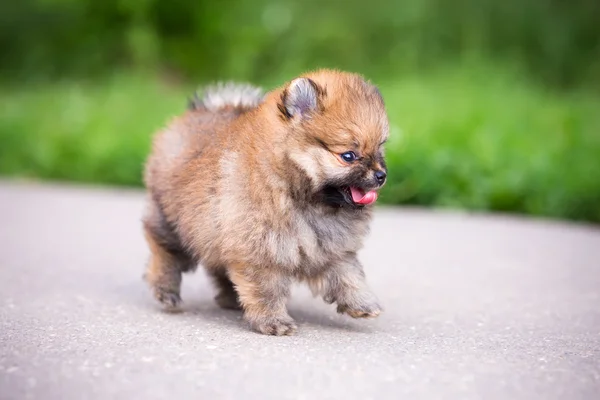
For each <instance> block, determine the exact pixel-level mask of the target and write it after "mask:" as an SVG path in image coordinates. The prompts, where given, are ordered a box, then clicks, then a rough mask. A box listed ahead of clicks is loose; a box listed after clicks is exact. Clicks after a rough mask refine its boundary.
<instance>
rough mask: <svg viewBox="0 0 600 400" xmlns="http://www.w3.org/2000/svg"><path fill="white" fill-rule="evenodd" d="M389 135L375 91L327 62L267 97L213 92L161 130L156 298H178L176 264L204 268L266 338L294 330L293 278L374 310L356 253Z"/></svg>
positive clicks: (363, 310) (181, 268) (153, 234)
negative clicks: (288, 302)
mask: <svg viewBox="0 0 600 400" xmlns="http://www.w3.org/2000/svg"><path fill="white" fill-rule="evenodd" d="M388 132H389V123H388V117H387V114H386V111H385V106H384V101H383V98H382V96H381V94H380V92H379V90H378V89H377V88H376V87H375V86H373V85H371V84H370V83H368V82H367V81H365V80H364V79H363V78H362V77H361V76H359V75H356V74H351V73H346V72H340V71H332V70H319V71H316V72H312V73H308V74H305V75H303V76H300V77H298V78H296V79H294V80H292V81H291V82H288V83H287V84H285V85H284V86H282V87H280V88H277V89H275V90H273V91H271V92H269V93H267V94H266V95H263V93H262V92H261V90H260V89H258V88H255V87H253V86H250V85H235V84H225V85H218V86H214V87H211V88H208V89H207V90H206V92H205V94H204V96H203V98H198V97H196V98H194V99H193V100H192V101H190V105H189V108H188V110H187V111H186V112H185V113H184V114H183V115H182V116H179V117H177V118H175V119H174V120H173V121H171V122H170V123H169V124H168V125H167V126H166V128H164V129H163V130H162V131H160V132H159V133H158V134H157V135H156V136H155V138H154V142H153V148H152V152H151V154H150V156H149V157H148V160H147V164H146V168H145V173H144V182H145V185H146V188H147V191H148V194H149V196H148V197H149V201H148V209H147V212H146V214H145V216H144V221H143V222H144V231H145V237H146V240H147V242H148V245H149V248H150V251H151V258H150V261H149V264H148V267H147V271H146V273H145V279H146V281H147V282H148V284H149V285H150V287H151V289H152V290H153V293H154V296H155V297H156V298H157V299H158V301H159V302H161V303H162V304H163V305H164V306H166V307H168V308H175V307H177V306H178V305H179V304H180V302H181V297H180V285H181V276H182V273H183V272H190V271H194V270H195V269H196V266H197V265H198V264H202V265H203V266H204V267H205V269H206V271H207V272H208V274H209V276H210V277H211V278H212V280H213V282H214V284H215V285H216V288H217V290H218V294H217V296H216V297H215V300H216V302H217V303H218V304H219V305H220V306H221V307H224V308H232V309H243V312H244V317H245V319H246V321H248V322H249V324H250V326H251V327H252V328H253V329H254V330H256V331H258V332H261V333H264V334H268V335H290V334H293V333H294V332H295V331H296V329H297V327H296V324H295V323H294V321H293V319H292V318H291V317H290V316H289V315H288V312H287V309H286V300H287V298H288V296H289V293H290V285H291V284H292V283H293V282H294V281H303V282H306V283H307V284H308V285H309V287H310V288H311V290H312V291H313V293H314V294H315V295H320V296H322V298H323V299H324V300H325V301H326V302H327V303H330V304H331V303H336V304H337V311H338V312H339V313H346V314H348V315H350V316H351V317H354V318H366V317H376V316H377V315H379V313H380V312H381V307H380V305H379V303H378V300H377V298H376V296H375V295H374V294H373V293H372V292H371V290H370V289H369V287H368V286H367V283H366V281H365V274H364V272H363V267H362V265H361V263H360V262H359V261H358V259H357V251H358V250H359V249H360V248H361V247H362V243H363V238H364V237H365V235H366V234H367V233H368V230H369V221H370V219H371V214H372V210H371V209H372V207H373V203H374V202H375V200H376V199H377V195H378V191H379V189H380V188H381V187H382V186H383V185H384V183H385V181H386V173H387V169H386V165H385V161H384V151H383V144H384V143H385V141H386V139H387V138H388Z"/></svg>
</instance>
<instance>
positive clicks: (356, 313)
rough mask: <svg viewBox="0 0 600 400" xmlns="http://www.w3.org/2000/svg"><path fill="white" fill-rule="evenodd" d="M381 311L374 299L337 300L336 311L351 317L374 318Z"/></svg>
mask: <svg viewBox="0 0 600 400" xmlns="http://www.w3.org/2000/svg"><path fill="white" fill-rule="evenodd" d="M382 311H383V309H382V307H381V306H380V305H379V303H377V302H376V301H369V302H367V301H358V302H350V303H340V302H338V306H337V312H338V313H340V314H348V315H349V316H351V317H352V318H376V317H378V316H379V314H381V312H382Z"/></svg>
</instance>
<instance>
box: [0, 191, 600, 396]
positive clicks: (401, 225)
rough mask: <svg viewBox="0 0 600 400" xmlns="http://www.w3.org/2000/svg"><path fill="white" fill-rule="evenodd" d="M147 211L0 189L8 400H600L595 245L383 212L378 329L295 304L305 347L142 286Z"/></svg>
mask: <svg viewBox="0 0 600 400" xmlns="http://www.w3.org/2000/svg"><path fill="white" fill-rule="evenodd" d="M142 210H143V194H142V193H140V192H137V191H111V190H98V189H90V188H88V189H81V188H73V187H66V186H36V185H24V184H15V183H9V182H3V183H0V399H2V400H9V399H44V400H52V399H78V400H79V399H102V400H104V399H134V398H135V399H165V398H173V399H192V398H193V399H261V400H262V399H402V398H410V399H511V400H514V399H527V400H530V399H569V400H571V399H599V398H600V230H599V229H598V228H594V227H586V226H576V225H567V224H559V223H555V222H547V221H527V220H522V219H517V218H509V217H502V216H494V217H487V216H472V215H466V214H456V213H441V212H431V211H420V210H396V209H385V208H380V210H379V211H378V213H377V215H376V219H375V221H374V223H373V227H372V234H371V236H370V237H369V240H368V242H367V245H366V248H365V250H364V251H363V252H362V253H361V259H362V260H363V262H364V264H365V265H366V271H367V276H368V279H369V282H370V284H371V286H372V287H373V289H374V290H375V292H376V293H377V294H378V296H379V297H380V299H381V301H382V303H383V305H384V307H385V312H384V313H383V314H382V316H381V317H380V318H378V319H376V320H373V321H355V320H351V319H350V318H349V317H345V316H338V315H337V314H336V313H335V311H334V306H331V305H326V304H324V303H323V302H322V301H321V300H319V299H314V298H312V297H311V296H310V295H309V293H308V291H307V290H306V289H304V288H301V287H300V288H298V289H297V290H295V291H294V295H293V297H292V300H291V301H290V304H289V309H290V314H291V315H292V316H293V317H294V318H295V319H296V320H297V322H298V324H299V331H298V334H297V335H296V336H293V337H267V336H262V335H259V334H256V333H253V332H251V331H249V330H248V329H247V327H246V325H245V324H244V323H243V321H242V320H241V315H240V314H239V313H237V312H234V311H224V310H221V309H219V308H218V307H217V306H216V304H215V303H214V302H213V300H212V298H213V296H214V292H213V290H212V288H211V287H210V286H209V283H208V281H207V279H206V277H205V276H204V273H203V272H199V273H197V274H195V275H186V276H185V277H184V287H183V298H184V302H185V304H184V312H182V313H180V314H168V313H165V312H162V311H161V310H160V309H159V307H158V306H157V304H156V303H155V302H154V300H153V299H152V297H151V295H150V293H149V291H148V290H147V288H146V286H145V284H144V283H143V282H142V280H141V274H142V271H143V268H144V264H145V262H146V259H147V255H148V251H147V249H146V247H145V244H144V241H143V237H142V234H141V224H140V216H141V214H142Z"/></svg>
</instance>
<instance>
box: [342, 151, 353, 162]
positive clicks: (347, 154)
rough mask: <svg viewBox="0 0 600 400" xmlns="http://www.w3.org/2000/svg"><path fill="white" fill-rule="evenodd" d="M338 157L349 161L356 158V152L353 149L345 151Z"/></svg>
mask: <svg viewBox="0 0 600 400" xmlns="http://www.w3.org/2000/svg"><path fill="white" fill-rule="evenodd" d="M340 157H342V160H344V161H346V162H349V163H350V162H352V161H355V160H356V154H355V153H354V152H353V151H347V152H345V153H342V154H341V155H340Z"/></svg>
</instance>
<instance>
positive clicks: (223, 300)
mask: <svg viewBox="0 0 600 400" xmlns="http://www.w3.org/2000/svg"><path fill="white" fill-rule="evenodd" d="M208 274H209V276H210V277H211V278H212V280H213V283H214V284H215V286H216V287H217V290H218V291H219V292H218V293H217V295H216V296H215V301H216V302H217V304H218V305H219V306H220V307H221V308H225V309H229V310H240V309H241V308H242V305H241V304H240V300H239V297H238V294H237V292H236V291H235V289H234V287H233V283H232V282H231V280H230V279H229V277H228V276H227V271H225V270H224V269H222V268H218V269H217V268H210V269H208Z"/></svg>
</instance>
